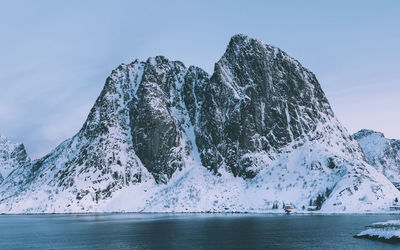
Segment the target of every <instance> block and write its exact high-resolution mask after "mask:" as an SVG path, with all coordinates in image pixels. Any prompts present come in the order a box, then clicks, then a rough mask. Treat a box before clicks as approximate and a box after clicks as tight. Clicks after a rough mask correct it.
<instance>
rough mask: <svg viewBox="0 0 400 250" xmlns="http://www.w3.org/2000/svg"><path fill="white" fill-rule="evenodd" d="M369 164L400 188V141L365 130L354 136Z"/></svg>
mask: <svg viewBox="0 0 400 250" xmlns="http://www.w3.org/2000/svg"><path fill="white" fill-rule="evenodd" d="M353 138H354V139H356V140H357V141H358V143H359V144H360V146H361V149H362V150H363V152H364V155H365V158H366V159H367V162H368V163H369V164H371V165H372V166H373V167H374V168H375V169H376V170H378V172H380V173H382V174H383V175H384V176H386V177H387V178H388V179H389V180H390V181H391V182H392V183H394V184H395V185H397V186H400V140H395V139H387V138H385V136H384V135H383V134H382V133H379V132H375V131H373V130H367V129H363V130H360V131H358V132H357V133H355V134H354V135H353Z"/></svg>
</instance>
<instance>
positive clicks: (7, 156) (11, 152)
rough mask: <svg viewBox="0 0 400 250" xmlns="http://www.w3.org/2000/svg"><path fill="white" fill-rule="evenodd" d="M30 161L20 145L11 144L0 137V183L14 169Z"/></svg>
mask: <svg viewBox="0 0 400 250" xmlns="http://www.w3.org/2000/svg"><path fill="white" fill-rule="evenodd" d="M29 162H30V159H29V158H28V155H27V154H26V151H25V147H24V145H23V144H22V143H13V142H11V141H9V140H8V139H7V138H6V137H4V136H2V135H0V183H1V182H3V180H4V179H5V178H6V177H7V176H8V175H9V174H10V173H11V172H12V171H13V170H14V169H16V168H19V167H22V166H24V165H25V164H28V163H29Z"/></svg>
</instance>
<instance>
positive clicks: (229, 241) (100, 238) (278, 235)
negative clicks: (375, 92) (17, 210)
mask: <svg viewBox="0 0 400 250" xmlns="http://www.w3.org/2000/svg"><path fill="white" fill-rule="evenodd" d="M391 219H399V216H396V215H261V214H260V215H257V214H92V215H1V216H0V249H243V248H247V249H248V248H250V249H399V248H400V245H398V244H397V245H396V244H390V243H383V242H378V241H371V240H367V239H356V238H353V235H355V234H357V233H359V232H361V231H362V230H363V229H364V226H366V225H369V224H371V223H373V222H379V221H387V220H391Z"/></svg>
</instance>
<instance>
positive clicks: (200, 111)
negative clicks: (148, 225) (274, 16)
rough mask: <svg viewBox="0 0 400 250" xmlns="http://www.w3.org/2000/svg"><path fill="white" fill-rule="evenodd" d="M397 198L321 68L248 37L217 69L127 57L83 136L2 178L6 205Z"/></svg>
mask: <svg viewBox="0 0 400 250" xmlns="http://www.w3.org/2000/svg"><path fill="white" fill-rule="evenodd" d="M396 197H400V193H399V191H398V190H397V189H396V188H395V187H394V186H393V185H392V184H391V183H390V182H389V181H388V180H387V179H386V178H385V177H384V176H382V175H381V174H379V173H378V172H377V171H376V170H375V169H374V168H372V167H371V166H370V165H368V164H367V163H366V162H365V161H364V158H363V154H362V152H361V150H360V148H359V146H358V144H357V142H356V141H354V140H353V139H352V137H351V136H350V135H349V134H348V133H347V131H346V129H345V128H343V126H342V125H341V124H340V123H339V122H338V121H337V120H336V118H335V117H334V114H333V112H332V110H331V108H330V105H329V103H328V101H327V99H326V97H325V95H324V93H323V91H322V90H321V87H320V85H319V83H318V81H317V79H316V78H315V76H314V75H313V74H312V73H311V72H310V71H308V70H307V69H305V68H303V67H302V66H301V65H300V63H299V62H297V61H296V60H294V59H292V58H291V57H289V56H288V55H287V54H286V53H284V52H283V51H281V50H280V49H278V48H275V47H272V46H269V45H267V44H265V43H263V42H261V41H259V40H256V39H252V38H249V37H247V36H244V35H236V36H234V37H232V39H231V41H230V43H229V45H228V47H227V50H226V52H225V54H224V55H223V56H222V58H221V59H220V60H219V61H218V62H217V63H216V65H215V71H214V74H213V75H212V76H211V77H210V76H208V74H207V73H206V72H204V71H203V70H202V69H200V68H197V67H194V66H190V67H189V68H186V67H185V66H184V65H183V64H182V63H181V62H178V61H170V60H168V59H166V58H164V57H162V56H158V57H155V58H149V59H148V60H147V61H145V62H140V61H138V60H136V61H134V62H132V63H131V64H128V65H125V64H122V65H120V66H119V67H118V68H117V69H115V70H114V71H113V72H112V74H111V76H110V77H109V78H108V79H107V80H106V84H105V86H104V89H103V91H102V92H101V94H100V96H99V98H98V99H97V100H96V103H95V105H94V106H93V108H92V110H91V111H90V114H89V116H88V118H87V120H86V122H85V124H84V125H83V127H82V129H81V130H80V131H79V132H78V134H76V135H75V136H74V137H73V138H71V139H69V140H67V141H65V142H64V143H62V144H61V145H60V146H58V147H57V148H56V149H55V150H53V151H52V152H51V153H50V154H48V155H47V156H45V157H43V158H42V159H39V160H37V161H34V162H33V163H32V164H31V165H29V166H25V167H20V168H18V169H17V170H15V171H14V172H13V173H12V174H11V175H10V176H9V178H7V180H6V181H4V182H3V183H2V184H1V185H0V212H80V211H89V212H90V211H134V212H136V211H154V212H161V211H166V212H172V211H175V212H179V211H181V212H200V211H221V212H222V211H259V212H263V211H270V210H271V208H272V206H273V205H274V204H279V205H280V206H282V205H283V203H285V204H292V205H293V206H295V208H297V209H300V210H301V209H302V208H303V207H306V206H308V205H309V203H310V202H311V203H312V204H315V205H317V206H318V207H319V208H322V210H323V211H325V212H333V211H335V212H363V211H371V210H373V211H381V210H385V209H387V208H388V207H389V205H390V204H391V203H392V201H393V200H394V198H396Z"/></svg>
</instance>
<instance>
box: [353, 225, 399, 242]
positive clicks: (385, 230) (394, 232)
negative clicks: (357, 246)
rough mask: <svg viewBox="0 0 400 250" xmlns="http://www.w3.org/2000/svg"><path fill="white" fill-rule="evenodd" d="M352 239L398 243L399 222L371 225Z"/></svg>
mask: <svg viewBox="0 0 400 250" xmlns="http://www.w3.org/2000/svg"><path fill="white" fill-rule="evenodd" d="M354 237H355V238H368V239H376V240H383V241H396V242H400V220H389V221H386V222H377V223H373V224H371V225H369V226H366V227H365V230H364V231H362V232H360V233H359V234H357V235H354Z"/></svg>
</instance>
